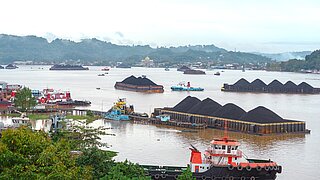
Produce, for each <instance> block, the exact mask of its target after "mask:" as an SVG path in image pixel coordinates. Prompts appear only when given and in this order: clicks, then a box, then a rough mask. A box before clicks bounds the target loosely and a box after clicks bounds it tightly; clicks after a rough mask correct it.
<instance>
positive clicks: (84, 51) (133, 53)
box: [0, 34, 270, 64]
mask: <svg viewBox="0 0 320 180" xmlns="http://www.w3.org/2000/svg"><path fill="white" fill-rule="evenodd" d="M145 56H149V57H151V58H152V59H154V60H155V61H157V62H170V63H177V62H180V63H183V62H197V61H218V62H225V63H229V62H230V63H232V62H238V63H251V62H268V61H270V58H267V57H263V56H261V55H256V54H253V53H244V52H233V51H227V50H225V49H223V48H219V47H216V46H214V45H195V46H190V45H189V46H179V47H169V48H165V47H160V48H151V47H150V46H149V45H144V46H142V45H134V46H124V45H116V44H112V43H110V42H105V41H101V40H98V39H96V38H93V39H83V40H82V41H80V42H74V41H71V40H65V39H55V40H53V41H52V42H50V43H49V42H48V41H47V39H45V38H42V37H37V36H14V35H6V34H0V62H2V63H9V62H12V61H19V60H20V61H21V60H31V61H35V62H39V61H47V62H62V61H65V60H79V61H81V62H82V63H83V62H96V61H102V62H116V61H125V62H126V63H129V64H130V63H136V62H138V61H140V60H141V59H143V58H144V57H145Z"/></svg>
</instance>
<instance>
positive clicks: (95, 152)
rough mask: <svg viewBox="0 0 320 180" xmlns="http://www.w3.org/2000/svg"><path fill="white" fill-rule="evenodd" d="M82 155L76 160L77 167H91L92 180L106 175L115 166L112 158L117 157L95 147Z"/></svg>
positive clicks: (110, 152)
mask: <svg viewBox="0 0 320 180" xmlns="http://www.w3.org/2000/svg"><path fill="white" fill-rule="evenodd" d="M82 153H83V154H82V155H81V156H79V157H78V159H77V165H78V166H82V167H86V166H90V167H92V176H93V178H94V179H100V178H102V177H104V176H105V175H106V173H107V172H109V171H110V170H111V168H112V166H114V165H115V162H114V160H112V158H113V157H114V156H116V155H117V153H115V152H113V151H104V150H101V149H98V148H97V147H92V148H87V149H84V150H83V151H82Z"/></svg>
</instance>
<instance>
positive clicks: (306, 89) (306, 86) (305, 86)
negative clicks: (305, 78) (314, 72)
mask: <svg viewBox="0 0 320 180" xmlns="http://www.w3.org/2000/svg"><path fill="white" fill-rule="evenodd" d="M298 89H299V91H303V92H312V91H313V87H312V86H311V85H310V84H308V83H306V82H302V83H300V84H299V85H298Z"/></svg>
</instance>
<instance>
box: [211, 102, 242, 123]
mask: <svg viewBox="0 0 320 180" xmlns="http://www.w3.org/2000/svg"><path fill="white" fill-rule="evenodd" d="M245 113H246V111H245V110H243V109H242V108H241V107H239V106H237V105H235V104H233V103H228V104H225V105H224V106H222V107H221V108H219V109H218V110H217V111H216V112H214V114H213V116H215V117H221V118H227V119H240V118H241V116H243V115H244V114H245Z"/></svg>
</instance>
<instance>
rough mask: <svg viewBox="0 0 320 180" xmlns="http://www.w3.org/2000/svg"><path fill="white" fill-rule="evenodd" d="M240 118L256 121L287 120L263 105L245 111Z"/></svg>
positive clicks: (273, 121)
mask: <svg viewBox="0 0 320 180" xmlns="http://www.w3.org/2000/svg"><path fill="white" fill-rule="evenodd" d="M240 120H242V121H247V122H255V123H279V122H285V121H286V120H284V119H283V118H281V117H280V116H279V115H277V114H276V113H274V112H272V111H271V110H269V109H267V108H265V107H263V106H259V107H257V108H254V109H252V110H251V111H249V112H247V113H245V114H244V115H243V116H242V117H240Z"/></svg>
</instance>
